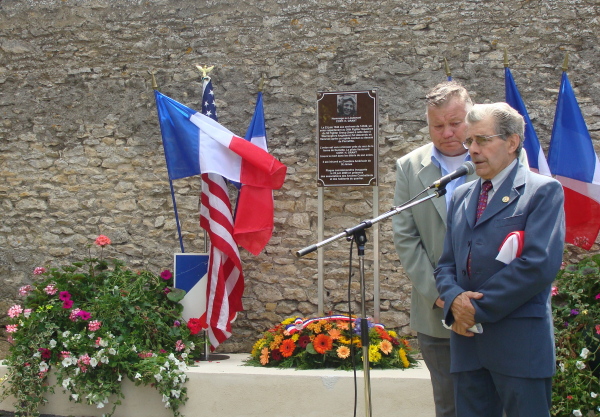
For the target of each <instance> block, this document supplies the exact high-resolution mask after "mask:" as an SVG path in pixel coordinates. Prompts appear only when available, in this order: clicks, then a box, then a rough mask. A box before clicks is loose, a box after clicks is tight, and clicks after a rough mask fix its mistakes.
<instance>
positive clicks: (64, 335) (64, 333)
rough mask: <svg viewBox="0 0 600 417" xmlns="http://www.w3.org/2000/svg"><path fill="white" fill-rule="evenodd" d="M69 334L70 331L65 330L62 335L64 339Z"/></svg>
mask: <svg viewBox="0 0 600 417" xmlns="http://www.w3.org/2000/svg"><path fill="white" fill-rule="evenodd" d="M70 334H71V332H70V331H68V330H67V331H65V332H63V334H62V337H64V338H65V339H66V338H67V337H69V335H70Z"/></svg>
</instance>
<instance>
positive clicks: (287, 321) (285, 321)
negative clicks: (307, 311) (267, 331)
mask: <svg viewBox="0 0 600 417" xmlns="http://www.w3.org/2000/svg"><path fill="white" fill-rule="evenodd" d="M296 319H297V317H290V318H287V319H285V320H284V321H282V322H281V324H283V325H284V326H287V325H288V324H292V323H293V322H295V321H296Z"/></svg>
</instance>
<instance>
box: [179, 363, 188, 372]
mask: <svg viewBox="0 0 600 417" xmlns="http://www.w3.org/2000/svg"><path fill="white" fill-rule="evenodd" d="M177 367H178V368H179V370H180V371H182V372H185V371H187V370H188V367H187V365H186V364H185V362H179V363H178V364H177Z"/></svg>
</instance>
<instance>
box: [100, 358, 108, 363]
mask: <svg viewBox="0 0 600 417" xmlns="http://www.w3.org/2000/svg"><path fill="white" fill-rule="evenodd" d="M100 362H102V363H108V356H102V358H100Z"/></svg>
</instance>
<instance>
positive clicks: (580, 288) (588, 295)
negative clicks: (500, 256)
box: [551, 255, 600, 417]
mask: <svg viewBox="0 0 600 417" xmlns="http://www.w3.org/2000/svg"><path fill="white" fill-rule="evenodd" d="M552 309H553V313H554V333H555V338H556V361H557V371H556V375H555V376H554V380H553V387H552V410H551V412H552V415H553V416H555V417H567V416H576V417H581V416H595V415H598V414H596V413H599V412H600V382H599V378H600V352H599V347H600V255H594V256H591V257H587V258H585V259H583V260H581V261H580V262H578V263H576V264H570V265H566V266H563V268H561V271H559V273H558V275H557V278H556V286H555V287H553V288H552Z"/></svg>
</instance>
